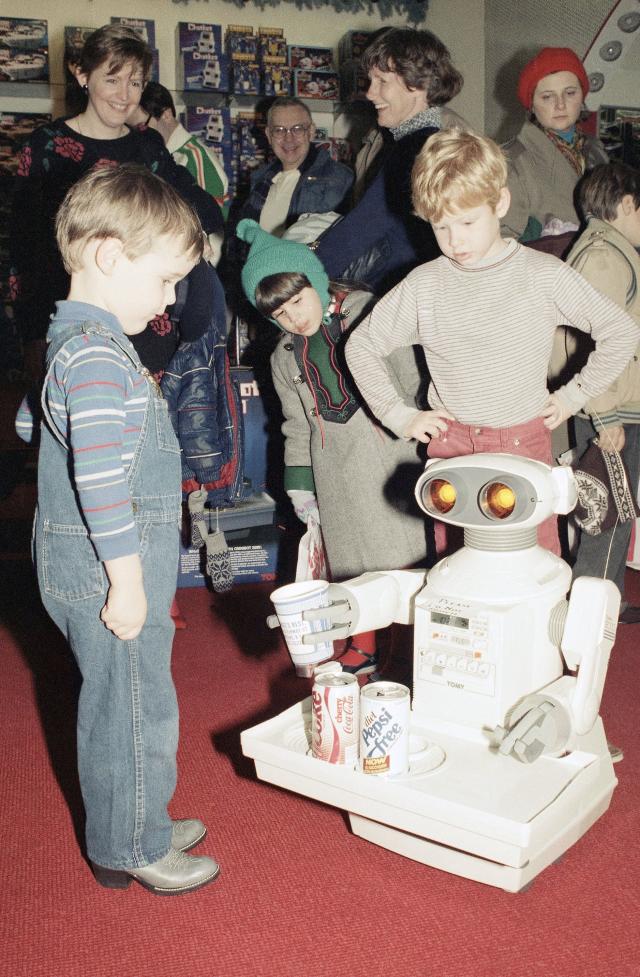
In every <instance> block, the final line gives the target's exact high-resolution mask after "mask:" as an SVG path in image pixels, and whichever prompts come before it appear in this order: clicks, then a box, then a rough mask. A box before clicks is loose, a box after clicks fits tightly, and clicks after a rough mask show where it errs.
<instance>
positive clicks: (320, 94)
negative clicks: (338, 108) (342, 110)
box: [293, 68, 339, 99]
mask: <svg viewBox="0 0 640 977" xmlns="http://www.w3.org/2000/svg"><path fill="white" fill-rule="evenodd" d="M293 90H294V94H295V95H297V96H298V97H299V98H318V99H337V98H338V97H339V86H338V76H337V75H335V74H331V73H330V72H327V71H302V70H300V69H298V68H296V69H294V72H293Z"/></svg>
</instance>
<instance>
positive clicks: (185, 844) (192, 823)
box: [171, 818, 207, 851]
mask: <svg viewBox="0 0 640 977" xmlns="http://www.w3.org/2000/svg"><path fill="white" fill-rule="evenodd" d="M206 837H207V828H206V825H205V824H203V822H202V821H201V820H200V819H199V818H181V819H180V820H178V821H174V822H173V831H172V832H171V847H172V848H175V850H176V851H191V849H192V848H195V847H196V845H199V844H200V842H201V841H204V839H205V838H206Z"/></svg>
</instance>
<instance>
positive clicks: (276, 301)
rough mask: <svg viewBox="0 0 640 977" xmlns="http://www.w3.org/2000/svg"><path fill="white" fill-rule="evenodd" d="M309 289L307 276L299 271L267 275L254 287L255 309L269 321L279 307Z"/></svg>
mask: <svg viewBox="0 0 640 977" xmlns="http://www.w3.org/2000/svg"><path fill="white" fill-rule="evenodd" d="M311 287H312V285H311V282H310V281H309V279H308V278H307V276H306V275H303V274H302V272H299V271H283V272H280V273H279V274H277V275H267V276H266V277H265V278H263V279H262V281H261V282H260V283H259V284H258V285H257V286H256V309H257V310H258V312H261V313H262V315H263V316H266V318H267V319H270V318H271V317H272V316H273V313H274V312H275V311H276V310H277V309H279V308H280V306H281V305H284V303H285V302H288V301H289V299H292V298H294V297H295V296H296V295H298V293H299V292H301V291H302V289H303V288H311Z"/></svg>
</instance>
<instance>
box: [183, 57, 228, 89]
mask: <svg viewBox="0 0 640 977" xmlns="http://www.w3.org/2000/svg"><path fill="white" fill-rule="evenodd" d="M182 72H183V88H184V90H185V91H195V92H228V91H229V63H228V61H227V58H226V56H225V55H223V54H221V55H220V56H217V55H207V54H199V53H198V52H197V51H186V52H185V53H184V54H183V55H182Z"/></svg>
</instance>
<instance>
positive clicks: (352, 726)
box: [311, 672, 360, 767]
mask: <svg viewBox="0 0 640 977" xmlns="http://www.w3.org/2000/svg"><path fill="white" fill-rule="evenodd" d="M359 692H360V688H359V686H358V680H357V678H356V677H355V675H348V674H345V673H342V674H331V673H326V672H325V673H324V674H322V673H321V674H319V675H317V676H316V679H315V682H314V684H313V689H312V692H311V752H312V753H313V755H314V757H316V758H317V759H318V760H326V762H327V763H340V764H344V765H345V766H348V767H355V765H356V763H357V760H358V731H359V726H358V713H359V707H360V695H359Z"/></svg>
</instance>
